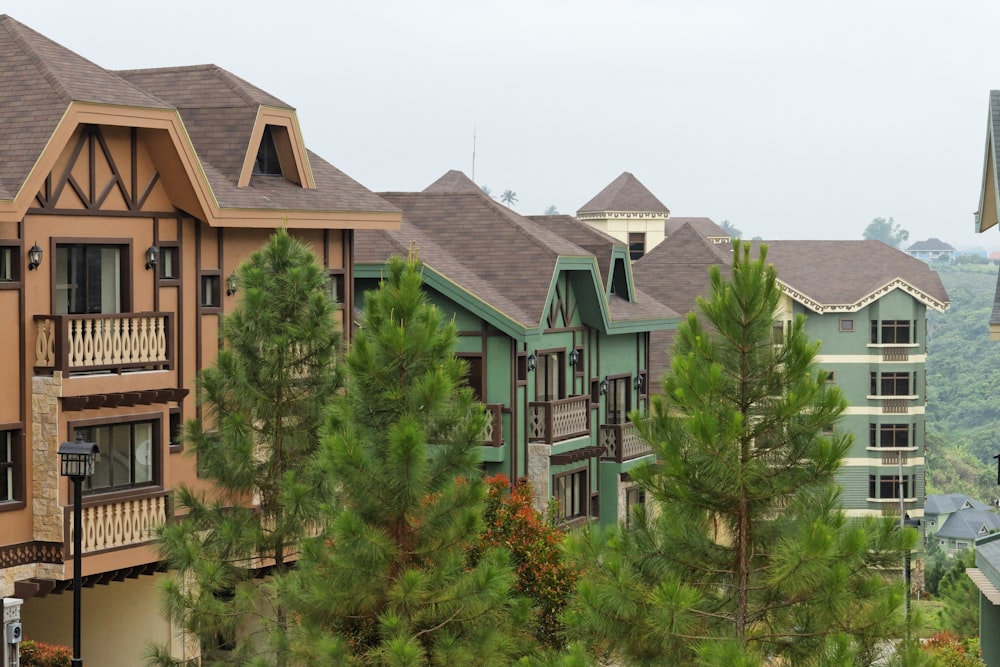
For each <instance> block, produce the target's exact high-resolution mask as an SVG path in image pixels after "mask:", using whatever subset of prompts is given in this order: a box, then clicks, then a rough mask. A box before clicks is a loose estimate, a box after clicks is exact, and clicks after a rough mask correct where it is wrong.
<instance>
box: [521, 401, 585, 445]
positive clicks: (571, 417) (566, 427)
mask: <svg viewBox="0 0 1000 667" xmlns="http://www.w3.org/2000/svg"><path fill="white" fill-rule="evenodd" d="M589 434H590V396H572V397H570V398H561V399H559V400H556V401H533V402H531V403H528V440H529V441H531V442H544V443H548V444H552V443H556V442H562V441H563V440H569V439H570V438H578V437H581V436H584V435H589Z"/></svg>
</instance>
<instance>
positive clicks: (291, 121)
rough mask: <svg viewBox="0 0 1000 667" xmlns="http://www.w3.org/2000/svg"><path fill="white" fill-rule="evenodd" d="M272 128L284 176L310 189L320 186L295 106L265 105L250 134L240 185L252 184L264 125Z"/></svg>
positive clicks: (258, 111) (238, 183) (260, 108)
mask: <svg viewBox="0 0 1000 667" xmlns="http://www.w3.org/2000/svg"><path fill="white" fill-rule="evenodd" d="M267 126H270V127H271V135H272V136H273V137H274V143H275V147H276V148H277V149H278V162H279V163H281V175H282V176H283V177H284V178H286V179H288V180H289V181H291V182H293V183H297V184H298V185H301V186H302V187H303V188H306V189H308V190H314V189H316V181H315V180H314V179H313V173H312V168H311V167H310V166H309V156H308V153H306V148H305V142H304V141H303V140H302V132H301V130H300V129H299V123H298V119H297V117H296V115H295V112H294V111H292V110H291V109H279V108H276V107H266V106H261V107H259V108H258V109H257V118H256V119H255V120H254V123H253V131H252V132H251V133H250V142H249V144H248V145H247V153H246V155H245V156H244V157H243V168H242V169H240V178H239V181H237V187H241V188H245V187H247V186H248V185H250V177H251V176H253V165H254V162H255V161H256V160H257V150H258V149H259V148H260V142H261V139H262V138H263V136H264V128H266V127H267Z"/></svg>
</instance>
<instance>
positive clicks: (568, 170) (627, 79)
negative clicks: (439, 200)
mask: <svg viewBox="0 0 1000 667" xmlns="http://www.w3.org/2000/svg"><path fill="white" fill-rule="evenodd" d="M164 7H167V8H169V9H164ZM0 12H6V13H7V14H9V15H10V16H12V17H13V18H15V19H17V20H18V21H20V22H22V23H24V24H26V25H28V26H29V27H31V28H33V29H35V30H37V31H38V32H40V33H42V34H44V35H46V36H48V37H50V38H51V39H54V40H55V41H56V42H59V43H60V44H62V45H63V46H66V47H68V48H70V49H72V50H74V51H76V52H77V53H79V54H80V55H82V56H84V57H86V58H88V59H90V60H93V61H94V62H96V63H97V64H99V65H101V66H102V67H106V68H109V69H125V68H139V67H165V66H174V65H192V64H200V63H207V62H212V63H216V64H218V65H220V66H222V67H224V68H226V69H228V70H230V71H232V72H233V73H235V74H237V75H239V76H241V77H243V78H244V79H247V80H248V81H250V82H251V83H254V84H255V85H257V86H259V87H261V88H263V89H265V90H267V91H268V92H270V93H272V94H274V95H276V96H277V97H279V98H281V99H283V100H284V101H285V102H287V103H288V104H290V105H292V106H294V107H295V108H296V109H297V110H298V114H299V121H300V123H301V125H302V128H303V132H304V134H305V139H306V144H307V145H308V146H309V147H310V148H311V149H312V150H314V151H315V152H317V153H319V154H320V155H322V156H323V157H324V158H325V159H327V160H328V161H330V162H331V163H333V164H334V165H336V166H337V167H338V168H340V169H342V170H343V171H345V172H346V173H347V174H349V175H350V176H352V177H353V178H355V179H356V180H358V181H360V182H361V183H362V184H364V185H365V186H367V187H369V188H371V189H372V190H375V191H383V190H403V191H410V190H420V189H423V188H424V187H425V186H427V185H428V184H430V183H431V182H433V181H434V180H435V179H436V178H438V177H439V176H440V175H441V174H443V173H444V172H445V171H447V170H448V169H461V170H462V171H464V172H465V173H466V174H468V175H469V176H472V147H473V128H475V129H476V136H477V139H476V163H475V180H476V182H477V183H480V184H486V185H488V186H489V187H490V188H491V189H492V190H493V192H494V194H498V193H499V192H502V191H503V190H506V189H511V190H514V191H515V192H516V193H517V195H518V199H519V203H518V205H517V210H518V211H520V212H522V213H541V212H543V211H544V210H545V209H546V208H547V207H548V206H549V205H550V204H554V205H555V206H556V207H557V208H558V209H559V211H560V212H562V213H573V212H575V211H576V210H577V209H578V208H579V207H580V206H581V205H583V204H584V203H586V202H587V201H588V200H589V199H590V198H591V197H592V196H594V195H595V194H597V192H599V191H600V190H601V189H602V188H603V187H604V186H605V185H607V184H608V183H609V182H610V181H611V180H612V179H614V178H615V177H616V176H618V174H620V173H621V172H622V171H631V172H632V173H634V174H635V175H636V176H637V177H638V178H639V180H641V181H642V182H643V183H644V184H645V185H646V186H647V187H648V188H649V189H650V190H651V191H652V192H653V193H654V194H655V195H657V197H659V199H660V200H661V201H662V202H663V203H664V204H666V205H667V207H669V208H670V210H671V212H672V214H673V215H675V216H699V215H705V216H709V217H711V218H713V219H714V220H716V221H717V222H719V221H721V220H724V219H728V220H729V221H730V222H732V223H733V224H734V225H735V226H736V227H737V228H739V229H740V230H742V231H743V232H744V234H745V236H747V237H751V236H761V237H764V238H765V239H797V238H809V239H839V238H844V239H858V238H861V235H862V232H863V230H864V228H865V227H866V226H867V224H868V223H869V222H870V221H871V220H872V218H875V217H880V216H881V217H889V216H893V217H894V218H895V220H896V222H898V223H900V224H901V225H902V226H903V227H904V228H905V229H907V230H909V232H910V242H913V241H917V240H922V239H926V238H928V237H931V236H936V237H938V238H941V239H942V240H944V241H947V242H949V243H951V244H952V245H955V246H956V247H959V248H965V247H969V246H983V247H986V248H988V249H989V250H996V249H1000V237H998V235H997V230H996V229H991V230H990V231H989V232H987V233H985V234H981V235H979V234H974V233H973V211H975V210H976V208H977V206H978V201H979V188H980V179H981V176H982V165H983V151H984V142H985V132H986V112H987V101H988V96H989V90H990V88H991V87H992V88H1000V55H998V52H997V49H996V46H995V38H996V34H997V29H996V26H997V25H1000V3H998V2H995V1H994V0H962V1H961V2H940V1H938V2H929V1H925V0H915V1H914V0H909V1H891V2H890V1H885V2H883V1H879V0H869V1H868V2H855V1H844V0H841V1H839V2H827V1H825V0H824V1H821V2H818V1H803V0H788V1H780V2H767V1H758V2H745V1H743V0H732V1H725V2H713V1H703V2H682V1H679V0H675V1H654V0H641V1H639V0H634V1H631V0H630V1H614V0H605V1H603V2H594V1H591V0H580V1H570V0H565V1H556V0H534V1H530V0H528V1H522V0H507V1H506V2H487V1H480V0H456V1H454V2H451V1H447V2H446V1H437V0H427V1H425V2H420V1H418V0H385V1H383V0H369V1H368V2H341V1H334V0H312V1H310V2H303V1H302V0H286V1H285V2H273V1H272V2H260V1H258V0H242V1H240V2H230V1H228V0H227V1H225V2H222V1H220V0H201V1H200V2H193V1H190V0H174V1H172V2H166V3H153V2H146V1H145V0H129V1H124V0H101V2H84V1H81V0H72V1H70V0H54V1H53V0H48V1H45V2H42V1H40V0H7V2H5V3H4V6H3V7H0ZM0 66H2V64H0ZM904 245H908V244H904Z"/></svg>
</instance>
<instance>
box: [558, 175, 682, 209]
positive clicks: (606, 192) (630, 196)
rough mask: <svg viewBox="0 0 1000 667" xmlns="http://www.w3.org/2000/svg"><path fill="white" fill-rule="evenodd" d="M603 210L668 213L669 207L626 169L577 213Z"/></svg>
mask: <svg viewBox="0 0 1000 667" xmlns="http://www.w3.org/2000/svg"><path fill="white" fill-rule="evenodd" d="M605 211H607V212H639V213H664V214H667V215H669V214H670V209H668V208H667V207H666V206H664V205H663V202H661V201H660V200H659V199H657V198H656V197H655V196H654V195H653V193H652V192H650V191H649V190H647V189H646V186H645V185H643V184H642V183H640V182H639V179H638V178H636V177H635V176H633V175H632V174H630V173H629V172H627V171H625V172H622V174H621V176H619V177H618V178H616V179H615V180H613V181H611V182H610V183H609V184H608V185H607V186H606V187H605V188H604V189H603V190H601V191H600V192H598V193H597V195H596V196H595V197H594V198H593V199H591V200H590V201H589V202H587V203H586V204H584V205H583V206H581V207H580V208H579V210H577V213H597V212H605Z"/></svg>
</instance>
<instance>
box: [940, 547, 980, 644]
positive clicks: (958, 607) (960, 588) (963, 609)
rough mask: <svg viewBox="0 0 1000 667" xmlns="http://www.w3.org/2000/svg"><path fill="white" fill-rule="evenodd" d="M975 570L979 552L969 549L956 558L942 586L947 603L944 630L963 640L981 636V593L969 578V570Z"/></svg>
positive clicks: (943, 617) (942, 617) (942, 616)
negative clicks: (973, 568)
mask: <svg viewBox="0 0 1000 667" xmlns="http://www.w3.org/2000/svg"><path fill="white" fill-rule="evenodd" d="M975 566H976V553H975V551H973V550H972V549H966V550H965V551H963V552H961V553H959V554H957V555H956V556H955V558H954V560H953V561H952V564H951V567H950V568H948V570H947V571H946V572H945V573H944V576H943V577H941V582H940V583H939V584H938V596H939V597H940V598H941V601H942V602H944V606H943V607H942V608H941V612H940V613H941V627H942V628H943V629H944V630H946V631H949V632H953V633H954V634H956V635H958V636H959V637H963V638H967V637H977V636H979V589H978V588H976V585H975V584H974V583H973V582H972V579H969V577H968V576H967V575H966V574H965V570H966V568H970V567H975Z"/></svg>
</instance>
